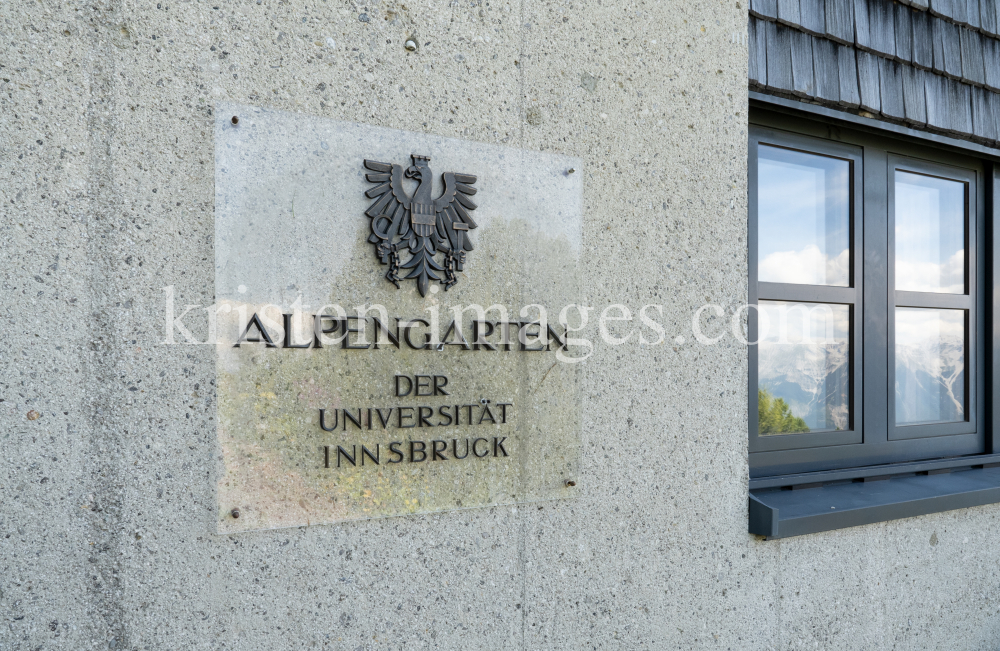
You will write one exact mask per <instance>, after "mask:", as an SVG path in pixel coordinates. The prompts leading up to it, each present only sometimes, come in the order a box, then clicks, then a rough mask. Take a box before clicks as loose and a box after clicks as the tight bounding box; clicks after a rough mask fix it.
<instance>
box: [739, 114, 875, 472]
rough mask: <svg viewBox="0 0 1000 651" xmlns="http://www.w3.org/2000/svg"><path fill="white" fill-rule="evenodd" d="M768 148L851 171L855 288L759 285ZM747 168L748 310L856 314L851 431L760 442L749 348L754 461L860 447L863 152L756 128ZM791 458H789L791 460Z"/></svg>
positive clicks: (753, 315) (751, 336) (750, 324)
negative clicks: (802, 307)
mask: <svg viewBox="0 0 1000 651" xmlns="http://www.w3.org/2000/svg"><path fill="white" fill-rule="evenodd" d="M758 144H765V145H767V146H770V147H776V148H779V149H789V150H793V151H798V152H806V153H816V154H821V155H823V156H828V157H830V158H837V159H840V160H844V161H847V162H849V163H850V165H851V175H850V180H851V197H852V201H851V215H850V220H851V234H850V240H851V273H850V276H851V286H850V287H831V286H816V285H792V284H784V283H760V282H758V281H757V243H758V240H757V229H756V227H755V226H754V224H756V213H757V164H756V162H757V147H758ZM748 153H749V159H750V161H751V164H750V165H749V168H748V172H749V173H748V177H749V178H748V180H749V201H750V203H749V205H750V225H751V227H750V228H749V229H748V231H747V243H748V247H749V253H748V261H749V265H748V267H749V275H750V284H749V298H750V300H749V304H750V305H758V304H759V301H762V300H763V301H794V302H799V301H801V302H808V303H827V304H837V305H850V308H851V325H852V327H851V342H850V348H851V358H852V359H851V362H852V363H851V374H850V375H851V387H850V389H849V403H850V407H849V408H850V412H851V426H850V427H849V428H848V429H847V430H843V431H840V432H837V431H824V432H818V433H809V434H783V435H780V436H760V435H759V434H758V433H757V428H756V427H755V426H754V425H755V424H756V423H757V421H758V410H757V386H758V384H757V350H758V349H757V346H755V345H752V346H750V350H749V358H750V383H749V388H750V397H751V399H750V401H749V422H750V425H751V427H750V444H749V449H750V453H751V455H754V454H757V453H761V452H778V451H782V450H804V449H809V448H825V447H829V446H838V445H846V444H851V443H861V442H862V440H863V436H862V431H861V423H860V422H859V420H858V419H857V418H855V416H856V415H857V414H860V413H863V412H862V409H861V407H862V402H863V396H862V392H861V387H862V377H861V368H862V363H861V347H860V346H859V345H858V343H857V342H855V341H854V334H855V333H857V332H860V331H861V317H862V311H861V309H860V307H861V299H862V289H863V288H862V285H863V279H862V276H863V274H862V259H861V256H860V255H858V253H859V252H860V251H861V250H862V243H863V240H862V233H861V229H860V228H859V227H858V226H859V224H860V217H861V213H862V207H863V206H862V199H861V196H860V191H859V189H860V188H862V187H864V186H863V185H862V178H861V167H862V166H861V160H862V148H861V147H857V146H853V145H848V144H843V143H836V142H830V141H828V140H823V139H820V138H815V137H812V136H806V135H801V134H796V133H789V132H787V131H780V130H777V129H769V128H763V127H752V128H751V134H750V142H749V152H748ZM757 338H758V329H757V310H750V312H749V319H748V321H747V339H748V340H749V341H751V342H756V341H757ZM786 456H787V455H786Z"/></svg>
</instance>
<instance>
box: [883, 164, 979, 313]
mask: <svg viewBox="0 0 1000 651" xmlns="http://www.w3.org/2000/svg"><path fill="white" fill-rule="evenodd" d="M896 289H899V290H905V291H912V292H938V293H947V294H964V293H965V184H964V183H961V182H959V181H948V180H945V179H937V178H933V177H930V176H921V175H919V174H911V173H910V172H900V171H898V170H897V171H896Z"/></svg>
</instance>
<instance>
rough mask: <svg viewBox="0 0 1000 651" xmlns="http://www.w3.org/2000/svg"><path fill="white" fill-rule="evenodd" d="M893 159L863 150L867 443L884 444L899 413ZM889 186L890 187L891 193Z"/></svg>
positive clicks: (881, 151) (876, 150)
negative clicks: (892, 396)
mask: <svg viewBox="0 0 1000 651" xmlns="http://www.w3.org/2000/svg"><path fill="white" fill-rule="evenodd" d="M888 165H889V159H888V153H887V152H886V151H885V150H884V149H880V148H876V147H873V146H868V147H865V150H864V191H863V192H860V193H858V194H859V195H860V196H861V197H862V200H863V211H864V219H862V220H861V223H862V225H863V226H862V227H863V229H864V237H863V240H864V243H863V250H864V257H863V260H864V263H863V265H862V273H863V275H864V285H863V294H862V295H863V299H862V315H863V316H862V332H863V335H862V336H861V337H860V338H859V341H860V343H861V346H862V360H863V361H862V376H863V383H862V387H863V396H864V398H863V399H864V412H863V413H862V415H861V417H862V419H863V421H862V422H863V431H864V444H866V445H870V444H878V443H885V442H886V441H888V437H889V429H888V427H889V423H890V422H892V421H893V420H894V418H895V415H894V413H892V411H891V410H893V409H894V406H895V405H894V403H893V402H892V401H890V400H889V392H888V391H887V387H888V369H889V351H890V350H892V347H893V342H892V341H890V340H889V328H888V323H889V310H890V309H892V302H893V301H894V300H895V296H894V293H893V292H892V291H891V289H892V287H894V280H895V279H894V278H893V270H894V265H893V264H892V262H893V260H892V259H891V251H892V244H893V241H892V240H893V237H892V233H891V231H890V229H889V223H888V222H889V205H890V202H892V201H893V200H894V197H893V193H892V186H891V184H890V183H889V169H888ZM886 188H888V189H889V192H888V193H886Z"/></svg>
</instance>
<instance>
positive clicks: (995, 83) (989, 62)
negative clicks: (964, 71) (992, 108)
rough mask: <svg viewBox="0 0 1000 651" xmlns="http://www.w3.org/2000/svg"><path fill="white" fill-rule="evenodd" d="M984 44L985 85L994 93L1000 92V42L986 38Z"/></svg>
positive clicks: (983, 40)
mask: <svg viewBox="0 0 1000 651" xmlns="http://www.w3.org/2000/svg"><path fill="white" fill-rule="evenodd" d="M982 43H983V62H984V65H983V68H984V71H985V75H986V81H984V82H983V84H984V85H985V86H986V87H987V88H989V89H990V90H992V91H993V92H1000V41H997V40H995V39H992V38H984V39H982Z"/></svg>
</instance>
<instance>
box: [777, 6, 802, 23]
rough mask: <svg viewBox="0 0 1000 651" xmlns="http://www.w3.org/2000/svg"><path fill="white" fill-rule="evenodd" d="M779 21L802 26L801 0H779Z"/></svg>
mask: <svg viewBox="0 0 1000 651" xmlns="http://www.w3.org/2000/svg"><path fill="white" fill-rule="evenodd" d="M778 22H779V23H785V24H786V25H794V26H797V27H802V20H801V18H800V16H799V0H778Z"/></svg>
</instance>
